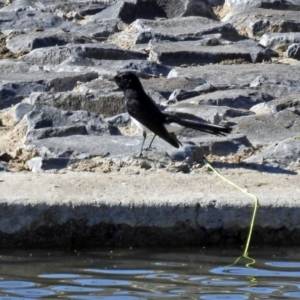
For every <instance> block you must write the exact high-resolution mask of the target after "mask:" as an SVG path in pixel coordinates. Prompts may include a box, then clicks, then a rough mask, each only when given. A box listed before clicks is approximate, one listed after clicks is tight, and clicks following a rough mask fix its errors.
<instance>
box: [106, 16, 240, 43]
mask: <svg viewBox="0 0 300 300" xmlns="http://www.w3.org/2000/svg"><path fill="white" fill-rule="evenodd" d="M208 34H220V38H222V39H225V40H229V41H236V40H239V39H240V37H239V35H238V33H237V32H236V30H235V29H234V28H233V27H232V26H231V25H230V24H226V23H220V22H218V21H214V20H210V19H207V18H203V17H182V18H174V19H168V20H156V21H152V20H144V19H138V20H136V21H134V22H133V23H132V24H131V25H130V26H129V27H128V28H127V29H126V30H124V31H122V32H121V33H119V34H116V35H114V36H113V37H111V40H112V41H113V42H114V43H116V44H117V45H120V46H121V47H123V48H130V47H132V46H133V45H135V44H145V43H148V42H149V41H150V40H153V39H155V40H156V41H163V40H168V41H188V40H192V41H193V40H198V39H201V38H202V36H203V35H208Z"/></svg>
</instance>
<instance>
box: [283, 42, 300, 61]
mask: <svg viewBox="0 0 300 300" xmlns="http://www.w3.org/2000/svg"><path fill="white" fill-rule="evenodd" d="M286 55H287V57H291V58H295V59H300V43H297V44H292V45H290V46H289V47H288V49H287V51H286Z"/></svg>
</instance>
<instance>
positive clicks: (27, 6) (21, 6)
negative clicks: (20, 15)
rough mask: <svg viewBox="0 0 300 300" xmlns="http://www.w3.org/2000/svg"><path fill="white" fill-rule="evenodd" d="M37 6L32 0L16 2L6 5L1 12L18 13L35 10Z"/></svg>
mask: <svg viewBox="0 0 300 300" xmlns="http://www.w3.org/2000/svg"><path fill="white" fill-rule="evenodd" d="M35 9H37V5H36V4H35V3H34V2H33V1H30V0H15V1H13V2H11V3H8V5H5V6H4V7H2V8H1V9H0V12H3V11H9V12H18V11H23V10H35Z"/></svg>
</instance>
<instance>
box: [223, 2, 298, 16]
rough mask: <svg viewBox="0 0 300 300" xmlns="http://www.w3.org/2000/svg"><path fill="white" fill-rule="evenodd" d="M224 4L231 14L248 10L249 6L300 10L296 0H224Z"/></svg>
mask: <svg viewBox="0 0 300 300" xmlns="http://www.w3.org/2000/svg"><path fill="white" fill-rule="evenodd" d="M224 6H225V8H226V9H227V10H229V11H230V13H231V14H234V13H236V12H241V11H248V10H250V9H251V8H265V9H272V10H275V9H277V10H300V5H299V2H298V1H297V0H291V1H278V0H252V1H239V0H225V3H224Z"/></svg>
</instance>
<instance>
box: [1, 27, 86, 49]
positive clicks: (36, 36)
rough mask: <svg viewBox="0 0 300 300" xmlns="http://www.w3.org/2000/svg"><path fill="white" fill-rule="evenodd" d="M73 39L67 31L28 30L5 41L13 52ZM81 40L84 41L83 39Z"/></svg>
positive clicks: (64, 43) (58, 43)
mask: <svg viewBox="0 0 300 300" xmlns="http://www.w3.org/2000/svg"><path fill="white" fill-rule="evenodd" d="M74 39H75V38H74V35H71V34H70V33H67V32H56V31H54V32H53V31H45V32H29V33H26V34H20V35H17V36H15V37H12V38H11V39H9V40H8V41H7V42H6V47H7V48H8V49H9V50H10V51H12V52H14V53H18V52H30V51H32V50H34V49H38V48H45V47H52V46H62V45H66V44H68V43H71V42H73V41H74ZM81 42H82V43H84V39H82V41H81Z"/></svg>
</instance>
